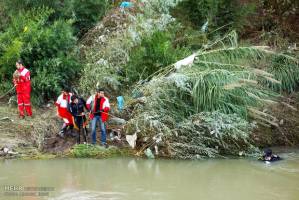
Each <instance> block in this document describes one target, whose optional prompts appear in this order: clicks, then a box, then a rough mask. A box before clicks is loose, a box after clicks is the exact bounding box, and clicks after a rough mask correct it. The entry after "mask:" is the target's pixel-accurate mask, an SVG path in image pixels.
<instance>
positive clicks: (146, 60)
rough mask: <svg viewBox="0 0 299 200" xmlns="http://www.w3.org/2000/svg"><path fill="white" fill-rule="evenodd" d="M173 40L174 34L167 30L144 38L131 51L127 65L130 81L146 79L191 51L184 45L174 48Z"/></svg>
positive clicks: (127, 76)
mask: <svg viewBox="0 0 299 200" xmlns="http://www.w3.org/2000/svg"><path fill="white" fill-rule="evenodd" d="M172 40H173V36H172V35H171V33H170V32H167V31H164V32H161V31H157V32H155V33H153V35H152V36H150V37H147V38H144V39H143V40H142V42H141V44H140V46H138V47H136V48H135V49H133V50H132V51H131V52H130V61H129V62H128V64H127V66H126V67H125V71H126V78H127V79H128V80H129V82H130V83H132V82H136V81H139V80H143V79H146V78H148V77H149V76H151V75H152V74H153V73H155V72H157V71H159V70H160V69H162V68H163V67H165V66H167V65H170V64H173V63H174V62H176V61H177V60H179V59H181V58H183V57H184V56H186V55H188V54H189V53H190V51H189V50H188V49H186V48H184V47H183V48H174V47H173V45H172V43H171V41H172Z"/></svg>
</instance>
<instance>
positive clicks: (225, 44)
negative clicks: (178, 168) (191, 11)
mask: <svg viewBox="0 0 299 200" xmlns="http://www.w3.org/2000/svg"><path fill="white" fill-rule="evenodd" d="M236 41H237V40H236V34H235V33H234V32H232V33H230V34H228V35H227V36H225V37H223V38H222V39H220V40H218V41H216V42H214V43H211V44H210V45H207V46H206V47H205V48H204V49H202V50H199V51H198V52H196V53H195V54H194V55H195V58H194V60H191V61H193V63H190V60H189V59H185V60H186V61H188V62H182V61H179V62H177V63H175V64H173V65H169V66H166V67H164V68H163V69H162V70H160V71H159V72H156V73H155V74H154V75H153V76H152V77H151V81H149V83H148V84H146V85H145V86H143V87H141V88H139V89H141V90H143V92H144V94H145V95H146V96H145V98H146V99H147V102H150V103H147V104H145V105H144V106H143V107H142V108H141V109H139V110H138V112H136V113H137V114H136V115H135V116H133V118H132V119H131V120H130V122H129V124H128V126H130V124H132V125H133V124H139V123H138V121H139V120H140V119H141V118H140V116H142V114H143V113H145V112H150V113H151V115H153V116H155V120H157V118H160V122H161V123H162V124H164V126H163V127H168V129H167V132H168V133H169V132H171V134H167V137H165V140H167V141H168V144H169V148H170V151H171V152H172V153H173V154H174V156H177V157H180V158H182V157H184V156H186V157H189V158H194V156H195V155H197V154H201V155H203V156H214V155H215V154H217V152H218V153H219V150H218V149H215V148H216V147H215V145H216V143H217V145H216V146H222V148H223V149H226V150H228V149H230V148H232V149H234V152H232V151H231V153H233V154H235V153H236V152H237V151H238V150H246V148H247V150H249V149H250V148H249V147H251V145H250V141H249V140H243V139H244V138H245V137H243V136H246V137H247V136H249V134H250V129H247V128H245V129H244V130H243V131H241V132H240V131H238V130H239V129H238V128H236V127H238V126H239V125H240V124H239V122H241V121H242V120H244V121H243V122H245V121H247V122H248V121H249V119H248V116H249V115H250V116H251V117H253V118H254V119H255V120H256V121H257V122H259V123H260V124H271V125H277V119H275V118H274V117H272V116H271V115H270V114H268V113H264V112H262V111H260V108H261V107H263V106H264V105H268V104H273V103H275V98H276V97H277V96H279V94H278V93H275V91H274V90H272V88H273V89H275V88H284V89H287V90H290V89H291V88H294V87H295V85H296V83H297V81H298V79H297V77H299V70H298V60H297V59H296V58H294V57H291V56H288V55H284V54H279V53H275V52H274V51H271V50H269V49H268V48H267V47H260V46H251V47H239V46H238V44H237V42H236ZM211 48H212V49H211ZM277 59H278V60H279V61H281V62H279V63H280V65H279V68H280V70H282V71H284V72H285V73H279V71H280V70H278V69H277V66H275V65H273V63H274V64H275V63H277ZM185 60H184V61H185ZM282 61H283V62H282ZM184 63H185V64H186V66H183V64H184ZM274 69H275V70H274ZM289 77H291V78H290V80H288V78H289ZM269 86H270V87H269ZM205 112H208V113H215V112H216V113H221V114H219V115H221V116H222V115H223V116H227V117H228V118H229V119H227V120H226V123H227V125H226V126H225V127H230V128H229V130H230V131H227V130H226V129H219V130H220V131H219V133H220V135H223V136H224V135H225V137H217V138H216V135H213V134H206V131H207V130H206V129H202V128H199V129H198V128H196V127H198V126H194V124H193V122H194V121H193V118H192V117H191V116H196V115H201V113H205ZM233 113H235V114H237V115H236V116H237V118H238V119H237V118H235V117H233V116H231V115H232V114H233ZM207 118H209V116H206V115H204V116H201V117H200V119H201V120H203V121H204V120H206V119H207ZM164 119H170V120H168V121H167V120H164ZM200 119H199V120H200ZM241 119H242V120H241ZM169 121H171V123H170V124H168V122H169ZM182 121H184V125H183V124H181V123H182ZM243 122H242V123H243ZM147 123H150V122H149V121H147ZM207 123H208V124H210V125H211V123H212V122H211V121H209V122H207ZM174 124H178V125H176V126H175V127H174ZM180 124H181V125H180ZM159 126H161V125H159ZM142 128H143V127H142V126H140V127H138V129H139V130H140V132H143V133H145V134H146V135H147V136H151V135H155V134H157V132H151V131H148V130H142ZM164 130H166V129H164ZM225 131H227V132H226V133H225V134H224V132H225ZM169 135H170V136H169ZM236 138H238V139H236ZM242 138H243V139H242ZM247 138H248V137H247ZM215 142H216V143H215ZM209 144H213V145H214V146H213V145H209ZM238 144H239V145H238ZM245 147H246V148H245ZM226 153H227V152H226ZM183 154H185V155H184V156H183Z"/></svg>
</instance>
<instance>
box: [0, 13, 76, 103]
mask: <svg viewBox="0 0 299 200" xmlns="http://www.w3.org/2000/svg"><path fill="white" fill-rule="evenodd" d="M52 13H53V10H51V9H48V8H38V9H32V10H30V11H27V12H20V13H19V14H17V15H14V16H11V24H10V25H9V26H8V27H7V29H6V30H5V32H3V33H0V44H1V45H0V66H1V73H2V76H1V82H4V81H8V82H11V76H12V73H13V71H14V70H15V62H16V60H17V58H19V57H21V58H23V60H24V63H25V66H27V67H28V68H29V70H30V71H31V76H32V83H33V85H32V86H33V94H34V95H35V96H36V97H37V98H35V99H38V101H39V102H42V101H43V100H48V99H50V98H53V96H56V95H57V92H58V91H59V90H60V87H61V85H62V84H64V83H67V82H69V81H70V79H74V78H75V77H76V75H77V72H78V71H79V70H80V64H79V62H78V60H77V59H76V54H75V52H76V51H75V49H76V48H75V45H76V41H77V39H76V37H74V36H73V28H72V23H71V21H66V20H62V19H60V20H56V21H54V22H51V21H49V17H50V15H51V14H52Z"/></svg>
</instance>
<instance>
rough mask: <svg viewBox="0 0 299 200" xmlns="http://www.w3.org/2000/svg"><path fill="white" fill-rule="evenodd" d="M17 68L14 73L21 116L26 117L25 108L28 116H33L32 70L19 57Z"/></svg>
mask: <svg viewBox="0 0 299 200" xmlns="http://www.w3.org/2000/svg"><path fill="white" fill-rule="evenodd" d="M16 67H17V70H16V71H15V72H14V74H13V83H14V85H15V87H16V92H17V100H18V109H19V114H20V117H21V118H24V117H25V114H24V109H25V110H26V113H27V115H28V116H30V117H31V116H32V110H31V103H30V92H31V83H30V71H29V70H28V69H26V68H25V67H24V65H23V61H22V60H21V59H19V60H18V61H17V62H16Z"/></svg>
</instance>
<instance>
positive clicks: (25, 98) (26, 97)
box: [17, 93, 32, 116]
mask: <svg viewBox="0 0 299 200" xmlns="http://www.w3.org/2000/svg"><path fill="white" fill-rule="evenodd" d="M17 98H18V108H19V113H20V116H24V109H25V110H26V113H27V115H28V116H32V110H31V103H30V93H18V94H17Z"/></svg>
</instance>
